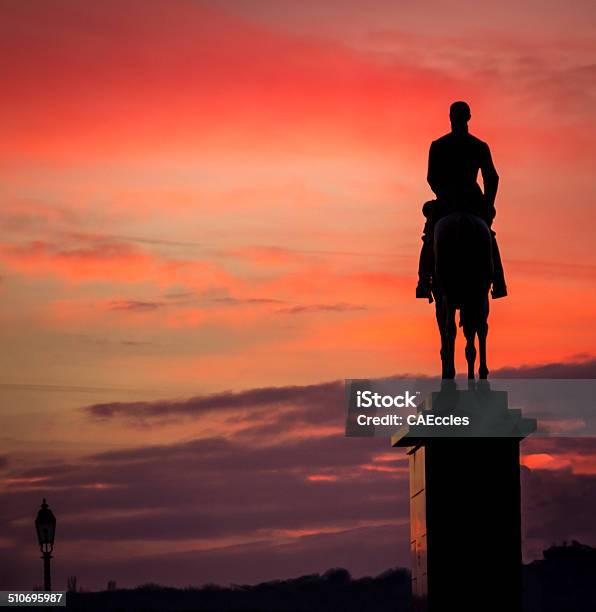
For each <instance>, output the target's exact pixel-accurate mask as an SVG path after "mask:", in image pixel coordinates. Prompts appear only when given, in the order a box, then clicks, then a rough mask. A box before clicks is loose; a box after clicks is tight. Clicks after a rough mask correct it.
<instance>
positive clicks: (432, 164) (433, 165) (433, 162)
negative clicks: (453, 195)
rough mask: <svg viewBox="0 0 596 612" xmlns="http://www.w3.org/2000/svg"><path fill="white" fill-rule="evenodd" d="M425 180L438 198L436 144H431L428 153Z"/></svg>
mask: <svg viewBox="0 0 596 612" xmlns="http://www.w3.org/2000/svg"><path fill="white" fill-rule="evenodd" d="M426 180H427V181H428V184H429V185H430V188H431V189H432V190H433V192H434V193H435V195H436V196H437V197H440V194H439V191H440V185H439V167H438V163H437V145H436V143H434V142H433V143H431V145H430V149H429V151H428V173H427V175H426Z"/></svg>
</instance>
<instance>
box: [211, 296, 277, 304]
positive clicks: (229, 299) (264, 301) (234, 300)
mask: <svg viewBox="0 0 596 612" xmlns="http://www.w3.org/2000/svg"><path fill="white" fill-rule="evenodd" d="M211 301H212V302H215V303H216V304H226V305H228V306H238V305H241V304H283V303H284V301H283V300H276V299H273V298H235V297H229V296H228V297H220V298H212V299H211Z"/></svg>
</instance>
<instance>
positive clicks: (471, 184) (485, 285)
mask: <svg viewBox="0 0 596 612" xmlns="http://www.w3.org/2000/svg"><path fill="white" fill-rule="evenodd" d="M449 118H450V120H451V132H450V133H448V134H446V135H445V136H442V137H441V138H439V139H438V140H435V141H434V142H433V143H432V144H431V147H430V152H429V158H428V177H427V178H428V183H429V185H430V187H431V189H432V190H433V192H434V193H435V195H436V196H437V199H436V200H431V201H430V202H426V203H425V205H424V206H423V209H422V211H423V213H424V216H425V217H426V224H425V227H424V235H423V236H422V241H423V245H422V251H421V253H420V265H419V268H418V286H417V287H416V297H418V298H427V299H428V300H429V302H432V301H433V298H434V301H435V308H436V318H437V324H438V327H439V332H440V335H441V364H442V374H441V376H442V378H444V379H453V378H455V338H456V335H457V326H456V322H455V315H456V311H457V310H459V311H460V326H461V327H462V328H463V332H464V336H465V338H466V350H465V354H466V361H467V363H468V378H469V379H474V368H475V362H476V355H477V351H476V344H475V340H476V337H478V353H479V358H480V359H479V362H480V363H479V368H478V376H479V378H481V379H485V378H487V377H488V367H487V365H486V337H487V334H488V313H489V298H488V294H489V291H490V289H491V286H492V297H493V299H497V298H501V297H505V296H506V295H507V286H506V284H505V276H504V273H503V266H502V263H501V257H500V254H499V248H498V246H497V241H496V236H495V233H494V232H493V231H492V230H491V225H492V221H493V219H494V217H495V214H496V213H495V205H494V204H495V197H496V195H497V187H498V183H499V175H498V174H497V171H496V169H495V166H494V164H493V161H492V157H491V153H490V149H489V147H488V145H487V144H486V143H485V142H483V141H482V140H479V139H478V138H476V137H475V136H472V135H471V134H470V133H469V132H468V121H469V120H470V118H471V113H470V107H469V106H468V104H467V103H466V102H454V103H453V104H452V105H451V108H450V111H449ZM478 171H480V172H481V174H482V181H483V184H484V192H483V191H482V190H481V188H480V185H479V184H478V182H477V177H478Z"/></svg>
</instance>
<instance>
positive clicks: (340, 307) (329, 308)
mask: <svg viewBox="0 0 596 612" xmlns="http://www.w3.org/2000/svg"><path fill="white" fill-rule="evenodd" d="M352 310H366V306H360V305H358V304H346V303H343V302H342V303H339V304H306V305H302V306H291V307H289V308H280V309H279V310H278V311H277V313H278V314H302V313H307V312H350V311H352Z"/></svg>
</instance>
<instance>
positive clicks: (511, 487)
mask: <svg viewBox="0 0 596 612" xmlns="http://www.w3.org/2000/svg"><path fill="white" fill-rule="evenodd" d="M420 413H421V414H425V415H427V414H435V415H443V416H444V415H449V414H453V415H457V416H465V415H467V416H468V417H469V418H470V421H471V425H470V427H468V428H461V429H460V428H457V431H454V428H438V430H437V431H433V432H432V434H433V435H432V436H431V437H429V435H428V434H429V427H420V426H411V427H405V428H402V429H401V430H399V431H398V432H397V433H396V434H395V435H394V436H393V438H392V445H393V446H401V447H407V448H409V449H410V450H409V451H408V454H409V458H410V543H411V552H412V592H413V596H414V610H416V611H417V612H422V611H424V612H439V611H441V612H442V611H445V612H447V611H450V610H458V611H462V610H465V611H467V610H477V611H483V610H502V611H503V612H505V611H506V612H520V610H521V511H520V467H519V443H520V441H521V439H523V438H524V437H525V436H526V435H528V434H529V433H531V432H532V431H534V430H535V429H536V421H535V419H524V418H522V416H521V413H520V411H518V410H509V409H508V408H507V394H506V393H505V392H499V391H490V390H466V391H457V390H447V391H443V392H437V393H432V394H431V395H430V396H428V397H427V398H426V399H425V401H424V404H423V406H422V410H421V411H420Z"/></svg>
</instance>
